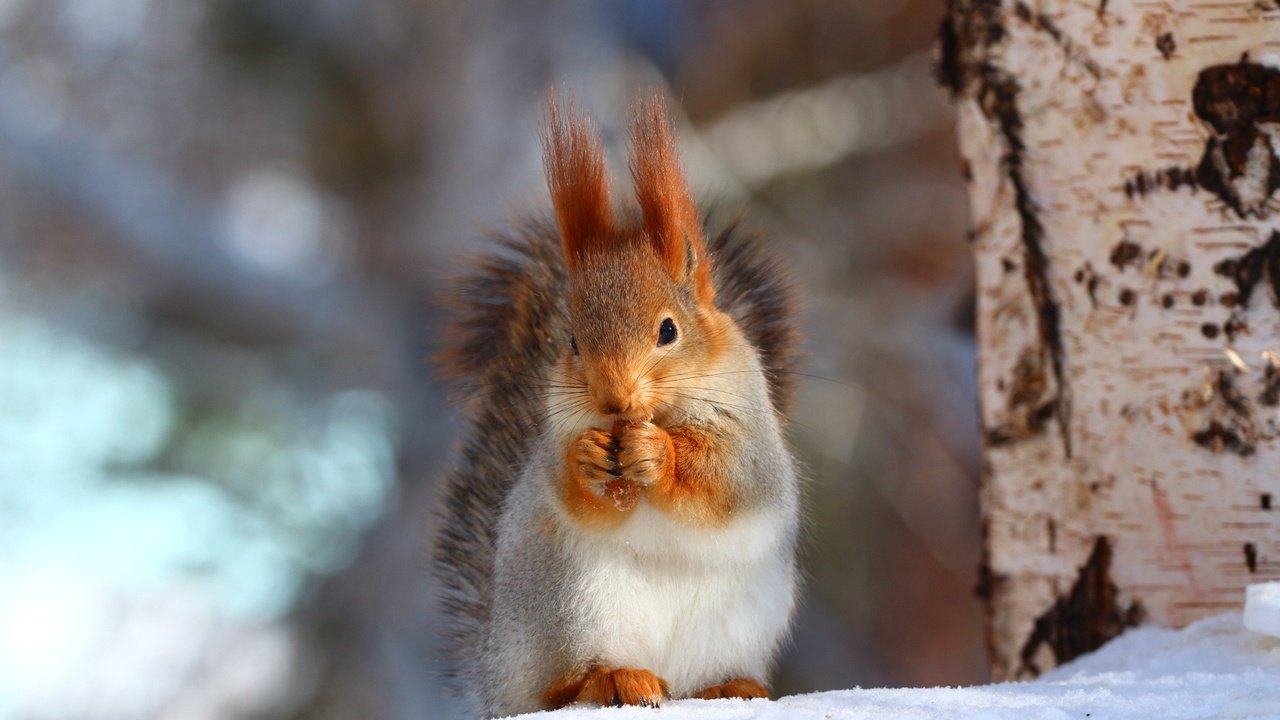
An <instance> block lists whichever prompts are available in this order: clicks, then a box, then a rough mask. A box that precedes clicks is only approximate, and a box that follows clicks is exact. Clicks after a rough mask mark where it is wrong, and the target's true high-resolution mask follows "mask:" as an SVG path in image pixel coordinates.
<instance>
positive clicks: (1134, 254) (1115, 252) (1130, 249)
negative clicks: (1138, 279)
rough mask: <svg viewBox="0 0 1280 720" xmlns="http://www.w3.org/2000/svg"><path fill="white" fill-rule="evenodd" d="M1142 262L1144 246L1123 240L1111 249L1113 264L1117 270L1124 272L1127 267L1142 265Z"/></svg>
mask: <svg viewBox="0 0 1280 720" xmlns="http://www.w3.org/2000/svg"><path fill="white" fill-rule="evenodd" d="M1141 262H1142V246H1141V245H1139V244H1138V243H1136V242H1132V241H1129V240H1122V241H1120V242H1118V243H1116V246H1115V247H1113V248H1111V264H1112V265H1115V266H1116V269H1117V270H1124V266H1125V265H1140V264H1141Z"/></svg>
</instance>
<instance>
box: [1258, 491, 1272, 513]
mask: <svg viewBox="0 0 1280 720" xmlns="http://www.w3.org/2000/svg"><path fill="white" fill-rule="evenodd" d="M1258 504H1259V505H1261V506H1262V509H1263V510H1270V509H1271V493H1262V497H1261V498H1259V500H1258Z"/></svg>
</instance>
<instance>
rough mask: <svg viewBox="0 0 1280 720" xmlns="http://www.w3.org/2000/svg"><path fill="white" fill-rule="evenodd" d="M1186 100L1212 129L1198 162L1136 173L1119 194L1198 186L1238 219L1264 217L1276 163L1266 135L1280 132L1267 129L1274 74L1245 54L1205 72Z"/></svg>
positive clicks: (1274, 98) (1277, 100)
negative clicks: (1270, 131)
mask: <svg viewBox="0 0 1280 720" xmlns="http://www.w3.org/2000/svg"><path fill="white" fill-rule="evenodd" d="M1166 35H1167V33H1166ZM1163 37H1164V36H1163V35H1162V36H1161V38H1163ZM1172 42H1173V40H1172V37H1170V43H1172ZM1159 45H1160V41H1159V40H1157V46H1159ZM1162 52H1163V50H1162ZM1171 52H1172V51H1171ZM1191 100H1192V105H1193V107H1194V108H1195V113H1196V117H1198V118H1200V120H1201V121H1202V122H1204V123H1205V124H1206V125H1208V126H1209V128H1210V130H1211V131H1212V132H1211V134H1210V136H1209V140H1208V142H1206V143H1205V147H1204V153H1203V154H1202V155H1201V157H1200V162H1199V163H1198V164H1197V165H1196V166H1195V167H1190V168H1185V167H1167V168H1164V169H1160V170H1144V171H1142V172H1139V173H1137V174H1136V175H1134V176H1133V177H1131V178H1129V179H1128V180H1126V181H1125V184H1124V192H1125V195H1126V196H1127V197H1128V198H1129V199H1131V200H1132V199H1134V198H1135V197H1141V196H1145V195H1146V194H1147V193H1149V192H1152V191H1154V190H1177V189H1178V188H1181V187H1184V186H1186V187H1190V188H1191V189H1193V190H1196V189H1200V188H1203V189H1205V190H1208V191H1209V192H1211V193H1213V194H1214V195H1217V196H1218V197H1219V198H1220V199H1221V200H1222V201H1223V202H1224V203H1226V205H1227V207H1229V208H1231V209H1232V210H1233V211H1235V213H1236V214H1237V215H1239V216H1240V217H1242V218H1249V217H1256V218H1262V217H1266V215H1267V214H1268V213H1269V212H1270V211H1271V210H1272V208H1270V207H1268V203H1269V202H1270V200H1271V196H1272V195H1273V194H1274V193H1275V191H1276V190H1277V189H1280V159H1277V157H1276V152H1275V151H1276V148H1275V147H1274V146H1273V145H1272V142H1271V136H1270V134H1269V133H1268V132H1267V130H1269V129H1280V128H1269V127H1267V126H1271V125H1275V124H1277V123H1280V70H1277V69H1275V68H1271V67H1267V66H1265V65H1259V64H1257V63H1251V62H1249V60H1248V56H1245V57H1244V58H1241V60H1240V62H1238V63H1235V64H1232V65H1214V66H1212V67H1208V68H1205V69H1204V70H1201V71H1200V74H1199V76H1198V77H1197V79H1196V84H1195V87H1194V88H1193V89H1192V91H1191Z"/></svg>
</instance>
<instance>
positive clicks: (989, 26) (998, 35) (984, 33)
mask: <svg viewBox="0 0 1280 720" xmlns="http://www.w3.org/2000/svg"><path fill="white" fill-rule="evenodd" d="M1002 4H1003V3H1002V0H947V11H946V13H945V14H944V15H943V16H942V21H941V22H940V23H939V26H938V44H937V51H936V53H935V55H934V58H935V59H934V63H933V74H934V77H935V78H936V79H937V81H938V84H939V85H941V86H942V87H944V88H947V89H948V90H950V91H951V95H952V97H955V96H957V95H959V94H960V93H961V92H963V91H964V89H965V88H966V87H968V84H969V81H970V80H971V79H972V77H973V75H974V73H975V70H976V68H977V66H978V65H980V64H981V63H980V61H979V60H978V59H977V57H976V56H977V53H978V51H979V50H981V49H982V48H988V47H991V46H992V45H995V44H996V43H998V42H1000V41H1001V40H1003V39H1004V37H1005V29H1004V25H1003V23H1002V19H1003V18H1002V15H1003V9H1002Z"/></svg>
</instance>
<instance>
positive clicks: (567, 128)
mask: <svg viewBox="0 0 1280 720" xmlns="http://www.w3.org/2000/svg"><path fill="white" fill-rule="evenodd" d="M567 105H568V108H567V112H566V113H564V114H561V112H560V107H559V106H558V104H557V99H556V94H555V91H554V90H549V91H548V92H547V122H546V124H545V125H544V126H543V130H542V150H543V164H544V166H545V168H546V173H547V187H548V188H549V189H550V190H551V204H552V207H554V208H555V212H556V222H557V223H559V225H560V237H561V240H562V241H563V243H564V254H565V261H566V262H567V263H568V267H569V272H570V273H572V272H574V269H575V266H576V265H577V260H578V258H580V257H581V256H582V255H583V254H584V253H586V252H588V251H589V250H590V249H591V248H593V247H602V246H604V244H605V243H607V242H608V241H609V240H610V238H612V236H613V234H614V224H613V208H612V206H611V205H610V201H609V178H608V176H607V175H606V174H605V162H604V146H603V145H602V144H601V142H600V136H599V134H598V133H597V132H596V131H595V128H593V127H592V126H591V121H590V120H588V119H587V118H586V117H585V116H579V115H578V114H577V111H576V109H575V107H574V102H573V98H572V97H570V98H569V99H568V102H567Z"/></svg>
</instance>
